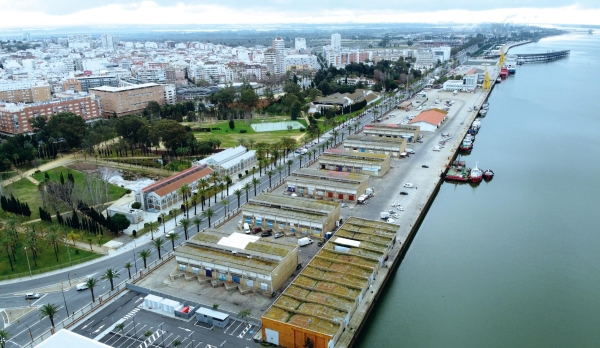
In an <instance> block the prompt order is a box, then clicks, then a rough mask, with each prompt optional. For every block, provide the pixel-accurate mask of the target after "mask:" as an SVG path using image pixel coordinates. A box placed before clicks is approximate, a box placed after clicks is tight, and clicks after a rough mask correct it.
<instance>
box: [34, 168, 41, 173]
mask: <svg viewBox="0 0 600 348" xmlns="http://www.w3.org/2000/svg"><path fill="white" fill-rule="evenodd" d="M41 172H42V171H41V170H39V169H38V170H36V171H35V172H34V173H36V174H37V173H41Z"/></svg>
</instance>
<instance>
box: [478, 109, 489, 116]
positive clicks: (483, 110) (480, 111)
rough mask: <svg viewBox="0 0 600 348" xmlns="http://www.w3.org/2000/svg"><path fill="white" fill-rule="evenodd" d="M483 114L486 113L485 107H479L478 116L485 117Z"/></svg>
mask: <svg viewBox="0 0 600 348" xmlns="http://www.w3.org/2000/svg"><path fill="white" fill-rule="evenodd" d="M485 115H487V109H481V110H479V116H481V117H485Z"/></svg>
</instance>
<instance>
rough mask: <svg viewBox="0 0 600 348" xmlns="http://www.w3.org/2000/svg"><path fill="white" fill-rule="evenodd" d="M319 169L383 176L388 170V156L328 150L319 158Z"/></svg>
mask: <svg viewBox="0 0 600 348" xmlns="http://www.w3.org/2000/svg"><path fill="white" fill-rule="evenodd" d="M319 168H320V169H323V170H335V171H338V172H348V173H358V174H368V175H372V176H384V175H385V174H386V173H387V172H388V170H390V155H386V154H377V153H363V152H360V153H358V152H354V151H344V150H338V149H329V150H327V151H325V152H324V153H323V154H321V156H320V157H319Z"/></svg>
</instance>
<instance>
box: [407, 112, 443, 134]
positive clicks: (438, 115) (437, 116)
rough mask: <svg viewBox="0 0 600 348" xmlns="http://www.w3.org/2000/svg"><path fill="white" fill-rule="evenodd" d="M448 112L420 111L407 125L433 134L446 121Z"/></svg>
mask: <svg viewBox="0 0 600 348" xmlns="http://www.w3.org/2000/svg"><path fill="white" fill-rule="evenodd" d="M447 115H448V112H446V111H444V110H440V109H430V110H426V111H422V112H421V113H419V114H418V115H417V116H416V117H415V118H413V119H412V120H411V121H410V122H408V124H410V125H414V126H418V127H419V128H420V130H421V131H425V132H434V131H435V130H437V129H438V128H439V127H440V126H441V125H442V123H443V122H444V121H445V120H446V116H447Z"/></svg>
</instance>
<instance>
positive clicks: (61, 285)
mask: <svg viewBox="0 0 600 348" xmlns="http://www.w3.org/2000/svg"><path fill="white" fill-rule="evenodd" d="M60 292H61V293H62V295H63V301H65V310H66V311H67V318H68V317H69V308H68V307H67V299H66V298H65V290H64V289H63V282H62V280H61V281H60Z"/></svg>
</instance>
